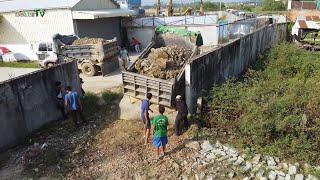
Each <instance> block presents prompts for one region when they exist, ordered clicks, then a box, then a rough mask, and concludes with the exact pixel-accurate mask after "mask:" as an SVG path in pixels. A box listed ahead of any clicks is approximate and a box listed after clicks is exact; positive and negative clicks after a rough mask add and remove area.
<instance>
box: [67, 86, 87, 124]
mask: <svg viewBox="0 0 320 180" xmlns="http://www.w3.org/2000/svg"><path fill="white" fill-rule="evenodd" d="M66 91H67V94H66V95H65V96H64V102H65V107H66V110H67V112H68V113H69V114H70V115H71V117H72V120H73V122H74V123H75V124H76V126H77V127H79V126H80V123H79V121H81V122H82V123H84V122H85V120H84V117H83V114H82V109H83V108H82V103H81V100H80V97H79V95H78V93H77V92H75V91H71V86H67V87H66Z"/></svg>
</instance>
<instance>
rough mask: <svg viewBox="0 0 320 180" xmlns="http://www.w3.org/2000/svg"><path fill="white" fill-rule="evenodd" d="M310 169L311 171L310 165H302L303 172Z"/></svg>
mask: <svg viewBox="0 0 320 180" xmlns="http://www.w3.org/2000/svg"><path fill="white" fill-rule="evenodd" d="M310 169H311V165H310V164H308V163H305V164H304V170H305V171H309V170H310Z"/></svg>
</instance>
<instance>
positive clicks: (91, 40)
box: [72, 37, 108, 45]
mask: <svg viewBox="0 0 320 180" xmlns="http://www.w3.org/2000/svg"><path fill="white" fill-rule="evenodd" d="M105 42H108V41H107V40H105V39H103V38H88V37H84V38H81V39H77V40H75V41H74V42H73V43H72V45H83V44H98V43H105Z"/></svg>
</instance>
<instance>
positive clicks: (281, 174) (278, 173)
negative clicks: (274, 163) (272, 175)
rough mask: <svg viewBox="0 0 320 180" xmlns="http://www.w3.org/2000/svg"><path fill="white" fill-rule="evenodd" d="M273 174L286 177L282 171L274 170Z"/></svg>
mask: <svg viewBox="0 0 320 180" xmlns="http://www.w3.org/2000/svg"><path fill="white" fill-rule="evenodd" d="M275 172H276V173H277V175H278V176H282V177H285V176H286V174H285V173H284V172H282V171H278V170H275Z"/></svg>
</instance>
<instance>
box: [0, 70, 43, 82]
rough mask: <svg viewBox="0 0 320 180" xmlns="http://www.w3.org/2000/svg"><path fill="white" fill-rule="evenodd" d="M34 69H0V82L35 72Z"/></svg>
mask: <svg viewBox="0 0 320 180" xmlns="http://www.w3.org/2000/svg"><path fill="white" fill-rule="evenodd" d="M37 70H39V69H36V68H11V67H0V82H1V81H5V80H8V79H11V78H16V77H18V76H21V75H24V74H28V73H30V72H34V71H37Z"/></svg>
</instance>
